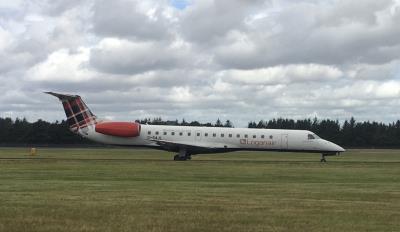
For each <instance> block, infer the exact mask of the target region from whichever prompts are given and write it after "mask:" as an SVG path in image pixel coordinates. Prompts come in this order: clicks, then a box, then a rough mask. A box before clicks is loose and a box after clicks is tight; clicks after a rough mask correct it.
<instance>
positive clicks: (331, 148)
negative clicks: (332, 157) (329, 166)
mask: <svg viewBox="0 0 400 232" xmlns="http://www.w3.org/2000/svg"><path fill="white" fill-rule="evenodd" d="M324 142H325V147H326V150H327V151H331V152H345V151H346V150H345V149H344V148H343V147H341V146H339V145H337V144H335V143H332V142H330V141H327V140H324Z"/></svg>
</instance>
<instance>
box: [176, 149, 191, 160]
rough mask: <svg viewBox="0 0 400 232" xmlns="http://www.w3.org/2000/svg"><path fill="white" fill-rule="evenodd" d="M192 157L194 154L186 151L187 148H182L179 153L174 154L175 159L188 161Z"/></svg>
mask: <svg viewBox="0 0 400 232" xmlns="http://www.w3.org/2000/svg"><path fill="white" fill-rule="evenodd" d="M191 159H192V156H191V155H190V154H189V153H188V152H187V151H186V149H181V150H180V151H179V153H178V154H176V155H175V156H174V160H175V161H186V160H191Z"/></svg>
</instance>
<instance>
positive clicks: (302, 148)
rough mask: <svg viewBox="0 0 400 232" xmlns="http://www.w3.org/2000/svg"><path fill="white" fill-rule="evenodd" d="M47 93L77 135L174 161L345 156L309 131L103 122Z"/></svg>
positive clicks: (75, 98)
mask: <svg viewBox="0 0 400 232" xmlns="http://www.w3.org/2000/svg"><path fill="white" fill-rule="evenodd" d="M45 93H47V94H50V95H53V96H55V97H57V98H58V99H59V100H60V101H61V103H62V105H63V107H64V111H65V114H66V116H67V123H68V125H69V129H70V130H71V131H72V132H73V133H75V134H78V135H80V136H82V137H84V138H87V139H90V140H92V141H95V142H99V143H103V144H111V145H120V146H138V147H149V148H154V149H160V150H165V151H169V152H176V153H177V154H176V155H175V156H174V160H177V161H184V160H190V159H191V156H192V155H198V154H207V153H224V152H233V151H243V150H246V151H281V152H307V153H320V154H321V160H320V161H321V162H326V158H325V157H326V156H333V155H339V154H340V153H341V152H345V149H343V148H342V147H340V146H338V145H336V144H334V143H332V142H330V141H327V140H324V139H322V138H320V137H318V136H317V135H316V134H315V133H313V132H311V131H308V130H283V129H250V128H224V127H194V126H169V125H147V124H146V125H144V124H140V123H138V122H119V121H108V120H102V119H99V118H97V117H96V116H95V115H94V114H93V113H92V111H91V110H90V109H89V108H88V107H87V105H86V104H85V103H84V102H83V100H82V98H81V97H80V96H79V95H70V94H60V93H54V92H45Z"/></svg>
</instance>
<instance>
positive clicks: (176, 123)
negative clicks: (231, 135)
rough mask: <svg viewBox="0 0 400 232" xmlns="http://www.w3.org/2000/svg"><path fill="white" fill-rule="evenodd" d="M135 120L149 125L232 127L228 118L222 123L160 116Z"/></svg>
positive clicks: (219, 121)
mask: <svg viewBox="0 0 400 232" xmlns="http://www.w3.org/2000/svg"><path fill="white" fill-rule="evenodd" d="M136 122H138V123H140V124H149V125H173V126H209V127H233V124H232V122H231V121H230V120H226V121H225V123H222V122H221V120H219V119H217V121H216V122H215V123H214V124H213V123H211V122H207V123H200V122H198V121H191V122H187V121H186V120H185V119H182V121H181V122H179V121H178V119H176V120H174V121H164V120H162V118H161V117H158V118H153V119H151V118H145V119H141V120H136Z"/></svg>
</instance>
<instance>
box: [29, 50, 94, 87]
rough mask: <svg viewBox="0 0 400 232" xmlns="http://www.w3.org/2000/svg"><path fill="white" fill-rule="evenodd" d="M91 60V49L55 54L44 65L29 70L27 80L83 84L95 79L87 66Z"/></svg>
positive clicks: (40, 64)
mask: <svg viewBox="0 0 400 232" xmlns="http://www.w3.org/2000/svg"><path fill="white" fill-rule="evenodd" d="M88 60H89V49H87V48H79V49H78V51H77V53H71V52H70V51H69V50H67V49H61V50H57V51H55V52H53V53H52V54H50V55H49V57H48V58H47V59H46V60H45V61H44V62H42V63H39V64H37V65H35V66H33V67H32V68H30V69H29V70H27V76H26V79H27V80H31V81H36V82H58V83H65V82H82V81H87V80H90V79H91V78H93V73H92V72H91V71H90V70H89V69H88V68H87V67H86V66H85V63H86V62H88Z"/></svg>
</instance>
